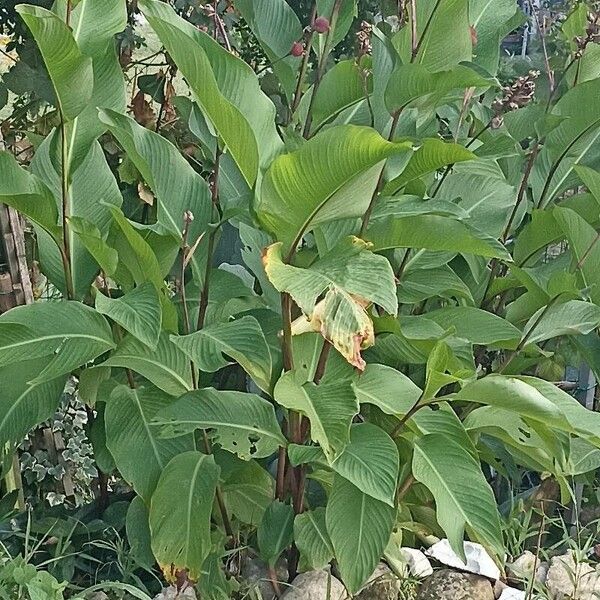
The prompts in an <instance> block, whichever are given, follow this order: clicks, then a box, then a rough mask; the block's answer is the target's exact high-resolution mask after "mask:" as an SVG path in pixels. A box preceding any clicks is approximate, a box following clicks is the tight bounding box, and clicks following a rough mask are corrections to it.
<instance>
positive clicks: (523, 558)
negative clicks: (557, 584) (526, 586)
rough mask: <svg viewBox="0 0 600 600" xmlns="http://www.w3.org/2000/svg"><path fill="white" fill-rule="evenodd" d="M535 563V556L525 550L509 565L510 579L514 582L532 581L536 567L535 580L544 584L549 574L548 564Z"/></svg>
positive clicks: (507, 567)
mask: <svg viewBox="0 0 600 600" xmlns="http://www.w3.org/2000/svg"><path fill="white" fill-rule="evenodd" d="M535 562H536V561H535V554H533V552H530V551H529V550H525V552H523V554H521V555H520V556H518V557H517V558H516V559H515V560H514V561H513V562H511V563H507V565H506V573H507V575H508V578H509V579H510V580H512V581H530V580H531V575H532V573H533V569H534V567H535V580H536V581H538V582H539V583H544V581H546V574H547V572H548V563H547V562H541V561H539V562H538V563H537V565H536V564H535Z"/></svg>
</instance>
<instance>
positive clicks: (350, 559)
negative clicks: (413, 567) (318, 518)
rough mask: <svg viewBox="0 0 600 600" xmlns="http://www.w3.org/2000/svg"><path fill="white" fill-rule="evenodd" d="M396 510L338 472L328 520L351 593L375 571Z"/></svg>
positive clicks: (340, 566)
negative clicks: (362, 490)
mask: <svg viewBox="0 0 600 600" xmlns="http://www.w3.org/2000/svg"><path fill="white" fill-rule="evenodd" d="M395 514H396V511H395V509H394V508H392V507H391V506H389V505H388V504H386V503H385V502H381V501H380V500H376V499H375V498H372V497H371V496H368V495H367V494H364V493H363V492H361V491H360V490H359V489H358V488H357V487H355V486H354V485H352V484H351V483H350V482H349V481H347V480H346V479H344V478H343V477H341V476H340V475H336V477H335V478H334V480H333V489H332V491H331V495H330V497H329V502H328V503H327V508H326V512H325V521H326V524H327V532H328V533H329V537H330V538H331V543H332V545H333V548H334V551H335V558H336V560H337V564H338V568H339V570H340V575H341V577H342V581H343V582H344V584H345V585H346V587H347V588H348V591H349V592H350V593H352V594H354V593H356V592H358V590H359V589H360V588H361V586H362V585H363V584H364V583H365V581H366V580H367V579H368V578H369V577H370V576H371V575H372V574H373V571H374V570H375V567H376V566H377V563H378V562H379V559H380V557H381V556H382V554H383V551H384V550H385V547H386V545H387V543H388V540H389V538H390V535H391V533H392V527H393V525H394V517H395Z"/></svg>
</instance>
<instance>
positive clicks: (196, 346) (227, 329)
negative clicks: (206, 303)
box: [171, 316, 273, 393]
mask: <svg viewBox="0 0 600 600" xmlns="http://www.w3.org/2000/svg"><path fill="white" fill-rule="evenodd" d="M171 342H172V343H173V344H175V346H177V347H178V348H179V349H180V350H182V351H183V352H185V354H186V355H187V356H189V357H190V358H191V359H192V360H193V361H194V362H195V363H196V365H197V366H198V368H199V369H200V370H201V371H207V372H209V373H214V372H215V371H218V370H219V369H222V368H223V367H225V366H227V365H228V364H230V361H229V360H228V359H226V358H225V357H224V356H223V355H226V356H228V357H231V358H232V359H233V360H235V361H236V362H237V363H238V364H239V365H240V366H241V367H242V368H243V369H244V370H245V371H246V373H248V375H250V377H252V379H253V380H254V382H255V383H256V385H258V386H259V387H260V388H261V389H262V390H263V391H265V392H267V393H269V392H270V390H271V378H272V371H273V360H272V358H271V350H270V348H269V345H268V344H267V340H266V339H265V335H264V333H263V330H262V329H261V327H260V324H259V322H258V321H257V320H256V319H255V318H254V317H251V316H244V317H242V318H240V319H236V320H235V321H230V322H228V323H214V324H212V325H209V326H208V327H205V328H204V329H201V330H199V331H196V332H195V333H192V334H190V335H184V336H174V335H173V336H171Z"/></svg>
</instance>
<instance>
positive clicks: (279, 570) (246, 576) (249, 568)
mask: <svg viewBox="0 0 600 600" xmlns="http://www.w3.org/2000/svg"><path fill="white" fill-rule="evenodd" d="M275 575H276V576H277V581H278V583H279V587H280V588H281V590H282V591H283V590H284V589H285V587H284V586H285V583H287V578H288V575H287V563H286V561H285V560H280V561H279V562H278V563H277V565H276V566H275ZM239 579H240V581H241V583H242V585H243V586H244V587H251V588H252V587H254V588H256V589H257V590H258V591H259V592H260V597H261V598H262V600H273V599H274V598H275V597H276V594H275V590H274V589H273V584H272V583H271V579H270V578H269V569H268V567H267V565H266V563H264V562H263V561H262V560H260V558H252V557H247V558H246V559H245V560H244V561H243V562H242V564H241V569H240V577H239Z"/></svg>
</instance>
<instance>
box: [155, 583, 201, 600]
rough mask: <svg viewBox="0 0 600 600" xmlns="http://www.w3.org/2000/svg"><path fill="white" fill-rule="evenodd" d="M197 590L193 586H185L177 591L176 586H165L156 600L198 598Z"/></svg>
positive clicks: (191, 599)
mask: <svg viewBox="0 0 600 600" xmlns="http://www.w3.org/2000/svg"><path fill="white" fill-rule="evenodd" d="M196 598H197V597H196V592H195V591H194V588H193V587H188V588H185V590H183V591H181V592H179V593H178V592H177V588H176V587H175V586H173V585H172V586H171V587H168V588H165V589H164V590H163V591H162V592H161V593H160V594H158V596H155V597H154V600H196Z"/></svg>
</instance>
